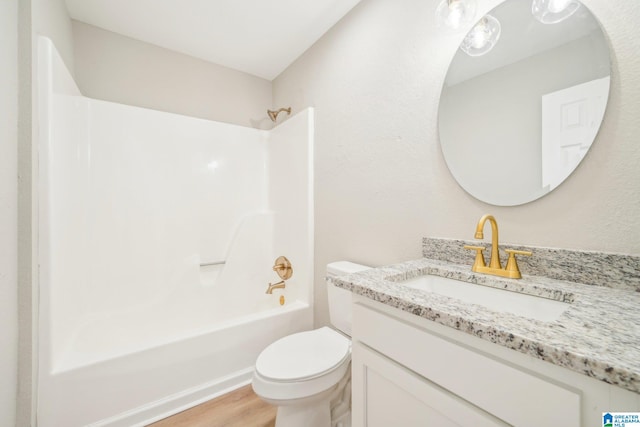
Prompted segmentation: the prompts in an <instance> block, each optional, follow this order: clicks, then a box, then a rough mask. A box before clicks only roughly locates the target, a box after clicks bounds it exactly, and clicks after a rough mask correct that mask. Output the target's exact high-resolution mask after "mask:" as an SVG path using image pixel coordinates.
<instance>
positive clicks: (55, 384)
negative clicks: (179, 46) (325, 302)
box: [34, 38, 313, 427]
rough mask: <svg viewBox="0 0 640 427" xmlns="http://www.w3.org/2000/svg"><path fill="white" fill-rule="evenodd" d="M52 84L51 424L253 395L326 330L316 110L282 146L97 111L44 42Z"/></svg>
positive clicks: (47, 108) (43, 61)
mask: <svg viewBox="0 0 640 427" xmlns="http://www.w3.org/2000/svg"><path fill="white" fill-rule="evenodd" d="M38 76H39V81H38V85H37V89H38V105H39V115H38V127H39V132H38V135H39V140H38V145H39V150H38V155H39V169H38V176H37V177H34V178H35V179H36V182H38V183H39V185H38V203H37V205H38V212H37V213H38V230H37V234H38V241H39V244H38V248H39V249H38V262H39V278H38V283H39V289H38V291H39V310H38V316H39V319H38V325H39V326H38V371H39V372H38V384H37V418H38V425H39V426H42V427H49V426H51V427H58V426H64V427H74V426H84V425H96V426H131V425H144V424H146V423H148V422H151V421H154V420H157V419H160V418H162V417H164V416H167V415H169V414H172V413H175V412H178V411H180V410H183V409H186V408H187V407H190V406H193V405H196V404H198V403H200V402H202V401H204V400H208V399H210V398H212V397H214V396H216V395H218V394H220V393H222V392H224V391H227V390H229V389H231V388H235V387H238V386H241V385H243V384H246V383H248V382H249V381H250V377H251V374H252V370H253V365H254V363H255V360H256V358H257V356H258V354H259V353H260V351H262V349H263V348H264V347H266V346H267V345H268V344H270V343H272V342H273V341H275V340H276V339H278V338H280V337H282V336H284V335H288V334H291V333H294V332H298V331H302V330H307V329H310V328H311V327H312V316H313V313H312V311H313V310H312V294H313V289H312V287H313V222H312V221H313V218H312V217H313V205H312V200H313V197H312V189H313V182H312V176H313V171H312V165H313V162H312V161H311V159H310V156H311V155H312V153H313V150H312V148H311V147H312V143H313V132H312V129H313V115H312V111H311V110H305V111H303V112H301V113H299V114H298V115H296V116H294V117H292V118H290V119H289V120H287V121H286V122H285V123H283V124H282V125H279V126H278V127H277V128H276V129H274V130H273V131H269V132H268V131H261V130H256V129H249V128H243V127H240V126H235V125H229V124H225V123H218V122H211V121H207V120H201V119H195V118H190V117H183V116H179V115H175V114H169V113H162V112H158V111H151V110H145V109H142V108H136V107H131V106H126V105H120V104H114V103H109V102H104V101H98V100H92V99H89V98H85V97H83V96H82V95H81V93H80V92H79V91H78V89H77V87H76V85H75V83H74V82H73V79H72V77H71V76H70V75H69V73H68V72H67V70H66V68H65V67H64V64H63V62H62V61H61V59H60V58H59V56H58V54H57V52H56V51H55V48H54V47H53V45H52V44H51V42H50V41H49V40H47V39H44V38H41V39H40V40H39V58H38ZM285 187H286V191H281V190H282V188H285ZM279 255H285V256H287V257H288V258H289V259H290V261H291V262H292V264H293V268H294V275H293V277H292V278H291V279H290V280H287V287H286V288H285V289H284V290H278V291H276V292H274V294H273V295H266V294H265V291H266V289H267V286H268V284H269V283H270V282H276V281H279V280H280V279H279V278H278V276H277V275H276V274H275V272H274V271H272V269H271V267H272V265H273V263H274V260H275V259H276V257H277V256H279ZM217 261H224V264H221V265H214V266H208V265H207V264H208V263H211V262H217ZM281 295H283V296H284V297H285V303H284V305H282V306H281V305H280V301H279V299H280V298H279V297H280V296H281Z"/></svg>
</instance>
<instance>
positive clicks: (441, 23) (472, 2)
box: [436, 0, 476, 31]
mask: <svg viewBox="0 0 640 427" xmlns="http://www.w3.org/2000/svg"><path fill="white" fill-rule="evenodd" d="M475 16H476V0H442V1H441V2H440V4H439V5H438V7H437V8H436V21H437V23H438V27H441V28H446V29H449V30H454V31H455V30H458V29H460V28H462V27H463V26H464V25H466V24H469V23H471V22H473V19H474V18H475Z"/></svg>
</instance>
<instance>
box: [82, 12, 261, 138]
mask: <svg viewBox="0 0 640 427" xmlns="http://www.w3.org/2000/svg"><path fill="white" fill-rule="evenodd" d="M73 35H74V41H75V64H76V82H77V84H78V86H79V87H80V90H81V91H82V93H83V94H84V95H85V96H88V97H91V98H97V99H103V100H106V101H113V102H119V103H122V104H128V105H135V106H138V107H145V108H152V109H155V110H160V111H168V112H171V113H178V114H184V115H187V116H192V117H200V118H203V119H209V120H217V121H221V122H226V123H234V124H238V125H241V126H247V127H254V128H258V129H270V128H271V127H272V123H271V121H270V120H269V119H268V117H267V109H268V108H271V82H270V81H268V80H265V79H262V78H259V77H256V76H252V75H250V74H247V73H243V72H240V71H235V70H232V69H230V68H225V67H222V66H220V65H216V64H212V63H210V62H206V61H203V60H200V59H197V58H194V57H191V56H188V55H184V54H181V53H177V52H174V51H171V50H168V49H164V48H161V47H158V46H154V45H152V44H148V43H145V42H141V41H138V40H134V39H131V38H129V37H124V36H121V35H119V34H116V33H112V32H110V31H105V30H102V29H100V28H97V27H94V26H92V25H87V24H84V23H82V22H78V21H73Z"/></svg>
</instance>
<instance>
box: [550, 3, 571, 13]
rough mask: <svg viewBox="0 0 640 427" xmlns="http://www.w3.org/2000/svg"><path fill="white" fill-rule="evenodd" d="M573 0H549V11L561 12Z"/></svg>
mask: <svg viewBox="0 0 640 427" xmlns="http://www.w3.org/2000/svg"><path fill="white" fill-rule="evenodd" d="M569 3H571V0H549V11H551V12H553V13H560V12H562V11H563V10H565V9H566V8H567V6H569Z"/></svg>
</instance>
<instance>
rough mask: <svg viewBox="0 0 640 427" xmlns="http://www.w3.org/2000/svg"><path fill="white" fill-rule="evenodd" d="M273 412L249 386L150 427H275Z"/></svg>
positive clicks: (274, 412)
mask: <svg viewBox="0 0 640 427" xmlns="http://www.w3.org/2000/svg"><path fill="white" fill-rule="evenodd" d="M276 409H277V407H275V406H271V405H269V404H267V403H265V402H263V401H262V400H260V398H259V397H258V396H256V394H255V393H254V392H253V389H252V388H251V384H249V385H247V386H245V387H242V388H239V389H237V390H235V391H232V392H231V393H228V394H225V395H223V396H220V397H218V398H216V399H213V400H210V401H208V402H205V403H202V404H200V405H198V406H195V407H193V408H191V409H187V410H186V411H183V412H180V413H178V414H176V415H173V416H171V417H169V418H165V419H164V420H160V421H158V422H155V423H153V424H150V425H149V426H150V427H274V426H275V423H276Z"/></svg>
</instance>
